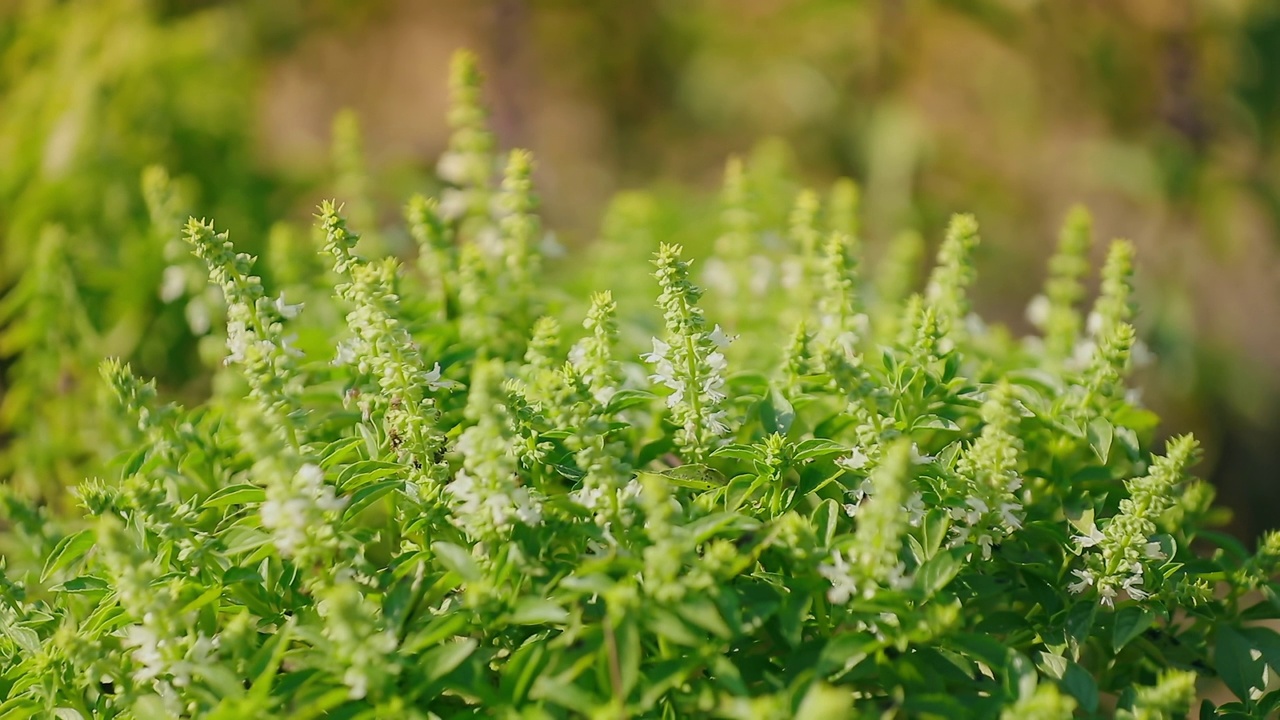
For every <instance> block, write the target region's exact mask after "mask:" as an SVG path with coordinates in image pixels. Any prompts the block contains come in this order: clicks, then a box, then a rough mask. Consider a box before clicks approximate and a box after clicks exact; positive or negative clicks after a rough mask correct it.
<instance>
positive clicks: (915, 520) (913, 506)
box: [904, 492, 927, 527]
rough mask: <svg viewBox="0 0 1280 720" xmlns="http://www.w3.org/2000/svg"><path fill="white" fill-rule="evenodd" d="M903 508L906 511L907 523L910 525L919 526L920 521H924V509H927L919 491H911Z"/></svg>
mask: <svg viewBox="0 0 1280 720" xmlns="http://www.w3.org/2000/svg"><path fill="white" fill-rule="evenodd" d="M904 508H905V509H906V511H907V523H908V524H910V525H911V527H920V523H922V522H924V515H925V511H926V510H927V508H926V507H925V504H924V495H923V494H921V493H919V492H914V493H912V494H911V497H910V498H909V499H908V500H907V504H906V505H905V506H904Z"/></svg>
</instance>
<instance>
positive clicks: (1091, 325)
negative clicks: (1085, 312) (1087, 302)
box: [1084, 312, 1103, 335]
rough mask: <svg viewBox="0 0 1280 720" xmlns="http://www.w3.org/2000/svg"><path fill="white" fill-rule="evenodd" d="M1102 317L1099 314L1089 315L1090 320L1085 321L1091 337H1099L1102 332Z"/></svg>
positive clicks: (1092, 313)
mask: <svg viewBox="0 0 1280 720" xmlns="http://www.w3.org/2000/svg"><path fill="white" fill-rule="evenodd" d="M1102 322H1103V321H1102V315H1101V314H1099V313H1097V312H1091V313H1089V318H1088V319H1087V320H1086V321H1085V325H1084V326H1085V332H1087V333H1089V334H1090V335H1097V334H1098V333H1100V332H1102Z"/></svg>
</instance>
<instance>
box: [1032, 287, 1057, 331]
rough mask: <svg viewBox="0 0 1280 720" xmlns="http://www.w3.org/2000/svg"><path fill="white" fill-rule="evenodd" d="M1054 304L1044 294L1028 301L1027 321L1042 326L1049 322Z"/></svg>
mask: <svg viewBox="0 0 1280 720" xmlns="http://www.w3.org/2000/svg"><path fill="white" fill-rule="evenodd" d="M1052 307H1053V305H1052V304H1051V303H1050V302H1049V298H1047V297H1045V296H1044V295H1036V296H1035V297H1033V298H1031V302H1029V303H1027V322H1029V323H1031V324H1032V325H1034V326H1035V327H1038V328H1042V327H1044V326H1045V325H1046V324H1047V323H1048V322H1049V311H1050V310H1051V309H1052Z"/></svg>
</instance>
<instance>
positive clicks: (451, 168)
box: [436, 152, 470, 185]
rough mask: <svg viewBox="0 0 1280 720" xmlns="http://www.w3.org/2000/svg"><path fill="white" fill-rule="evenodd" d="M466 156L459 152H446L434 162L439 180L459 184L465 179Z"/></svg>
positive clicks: (467, 163)
mask: <svg viewBox="0 0 1280 720" xmlns="http://www.w3.org/2000/svg"><path fill="white" fill-rule="evenodd" d="M469 164H470V163H469V162H468V159H467V156H466V155H464V154H462V153H459V152H446V153H444V154H443V155H441V156H440V160H439V161H438V162H437V163H436V174H437V175H439V176H440V179H441V180H444V181H446V182H451V183H454V184H455V185H461V184H463V183H464V182H466V180H467V166H468V165H469Z"/></svg>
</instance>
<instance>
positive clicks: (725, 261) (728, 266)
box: [702, 157, 758, 328]
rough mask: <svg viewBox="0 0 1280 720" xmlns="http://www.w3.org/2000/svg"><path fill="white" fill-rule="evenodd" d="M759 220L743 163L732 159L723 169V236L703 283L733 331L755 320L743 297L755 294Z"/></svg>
mask: <svg viewBox="0 0 1280 720" xmlns="http://www.w3.org/2000/svg"><path fill="white" fill-rule="evenodd" d="M757 222H758V219H757V218H756V214H755V212H754V210H753V209H752V207H751V198H750V195H749V190H748V187H747V176H746V172H745V171H744V169H743V166H742V159H741V158H738V157H731V158H729V160H728V161H727V162H726V163H725V167H724V185H723V188H722V189H721V191H720V235H719V236H717V237H716V241H715V253H714V254H713V255H712V256H711V257H710V258H708V259H707V264H706V266H705V267H704V268H703V273H702V280H703V282H705V283H706V284H707V287H709V288H710V289H711V290H713V291H714V292H715V293H716V295H717V297H718V298H719V299H721V300H722V301H723V302H722V303H721V304H722V306H723V308H724V312H725V322H726V324H727V326H728V327H730V328H739V327H742V325H743V324H745V323H748V322H750V321H751V320H752V319H753V316H752V315H751V308H752V306H753V305H754V303H750V302H747V303H744V302H742V301H741V298H742V296H743V294H744V293H746V292H748V291H750V290H752V269H751V263H750V261H751V260H752V258H753V256H754V254H755V253H756V252H757V250H758V249H757V248H756V242H755V237H756V230H757V228H756V225H757Z"/></svg>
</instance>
